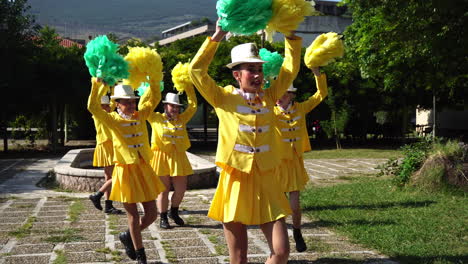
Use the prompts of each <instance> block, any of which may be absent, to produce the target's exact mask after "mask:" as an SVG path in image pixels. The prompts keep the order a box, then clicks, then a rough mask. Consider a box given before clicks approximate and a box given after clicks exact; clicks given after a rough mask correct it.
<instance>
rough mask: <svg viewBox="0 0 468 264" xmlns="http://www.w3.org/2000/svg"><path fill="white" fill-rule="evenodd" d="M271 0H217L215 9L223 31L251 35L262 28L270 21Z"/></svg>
mask: <svg viewBox="0 0 468 264" xmlns="http://www.w3.org/2000/svg"><path fill="white" fill-rule="evenodd" d="M271 5H272V0H218V2H217V3H216V11H217V13H218V17H220V18H221V20H220V21H219V26H220V27H221V28H222V29H223V30H224V31H229V32H231V33H235V34H242V35H251V34H254V33H255V32H257V31H259V30H261V29H264V28H265V27H266V25H267V23H268V21H270V19H271V16H272V14H273V12H272V9H271V8H272V6H271Z"/></svg>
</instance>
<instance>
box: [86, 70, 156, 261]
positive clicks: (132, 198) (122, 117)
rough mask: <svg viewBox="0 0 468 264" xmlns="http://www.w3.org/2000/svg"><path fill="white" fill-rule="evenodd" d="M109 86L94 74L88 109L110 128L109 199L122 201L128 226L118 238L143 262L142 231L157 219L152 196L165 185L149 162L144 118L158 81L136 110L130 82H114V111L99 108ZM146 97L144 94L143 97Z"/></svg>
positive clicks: (153, 106) (152, 100)
mask: <svg viewBox="0 0 468 264" xmlns="http://www.w3.org/2000/svg"><path fill="white" fill-rule="evenodd" d="M107 90H108V88H107V87H106V86H105V85H103V84H102V83H101V82H100V81H98V80H97V79H95V78H93V79H92V88H91V94H90V95H89V99H88V110H89V111H90V112H91V114H93V116H94V118H96V119H97V120H99V121H100V122H102V123H103V124H104V125H105V126H106V127H108V128H109V129H110V130H111V132H112V143H113V148H114V159H113V161H114V163H115V168H114V172H113V174H112V179H113V186H112V191H111V195H110V198H109V199H110V200H113V201H119V202H121V203H123V205H124V208H125V210H126V211H127V217H128V226H129V230H127V231H125V232H122V233H120V235H119V239H120V241H121V242H122V244H123V245H124V247H125V251H126V253H127V255H128V257H130V258H131V259H138V263H146V254H145V249H144V247H143V240H142V237H141V231H142V230H143V229H145V228H146V227H148V226H149V225H150V224H151V223H153V222H154V220H156V216H157V210H156V202H155V199H156V197H157V196H158V195H159V193H161V192H162V191H164V189H165V187H164V185H163V184H162V182H161V181H160V180H159V178H158V177H157V176H156V174H155V173H154V171H153V169H152V168H151V166H150V165H149V162H150V160H151V158H152V152H151V149H150V147H149V143H148V142H149V140H148V131H147V129H146V120H147V118H148V116H149V115H150V113H151V112H153V110H154V108H155V107H156V105H157V103H158V102H159V100H160V98H161V93H160V91H159V83H158V82H154V81H151V82H150V88H149V89H148V90H147V92H146V93H145V94H144V95H143V96H142V101H141V103H140V104H139V105H138V109H139V111H136V107H137V99H138V97H137V96H135V95H134V92H133V89H132V87H131V86H129V85H117V86H116V87H115V89H114V95H113V96H111V98H112V99H115V101H116V106H117V112H112V113H107V112H106V111H104V110H102V109H101V106H100V104H99V99H98V98H101V96H103V95H104V94H105V93H106V91H107ZM145 97H146V98H145ZM136 203H142V205H143V208H144V211H145V215H144V216H143V217H142V218H141V219H140V216H139V214H138V210H137V205H136Z"/></svg>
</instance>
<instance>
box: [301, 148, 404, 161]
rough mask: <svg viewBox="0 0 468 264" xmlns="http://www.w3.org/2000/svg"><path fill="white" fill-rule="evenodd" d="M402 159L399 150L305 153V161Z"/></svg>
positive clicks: (344, 150) (356, 149) (369, 149)
mask: <svg viewBox="0 0 468 264" xmlns="http://www.w3.org/2000/svg"><path fill="white" fill-rule="evenodd" d="M399 157H402V152H401V150H399V149H380V148H365V149H364V148H350V149H322V150H315V149H313V146H312V151H310V152H307V153H304V159H389V158H399Z"/></svg>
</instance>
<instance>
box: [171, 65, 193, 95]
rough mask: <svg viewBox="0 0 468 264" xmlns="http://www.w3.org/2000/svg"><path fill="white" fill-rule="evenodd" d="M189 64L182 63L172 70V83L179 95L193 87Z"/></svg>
mask: <svg viewBox="0 0 468 264" xmlns="http://www.w3.org/2000/svg"><path fill="white" fill-rule="evenodd" d="M189 65H190V64H189V63H188V62H187V63H184V64H182V63H181V62H179V63H177V65H176V66H175V67H174V69H172V82H173V83H174V87H175V88H176V90H177V91H178V92H179V93H183V92H184V91H185V90H186V89H187V88H190V87H192V86H193V84H192V80H191V79H190V75H189Z"/></svg>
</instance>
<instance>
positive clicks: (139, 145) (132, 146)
mask: <svg viewBox="0 0 468 264" xmlns="http://www.w3.org/2000/svg"><path fill="white" fill-rule="evenodd" d="M128 147H129V148H139V147H143V143H140V144H135V145H128Z"/></svg>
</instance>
